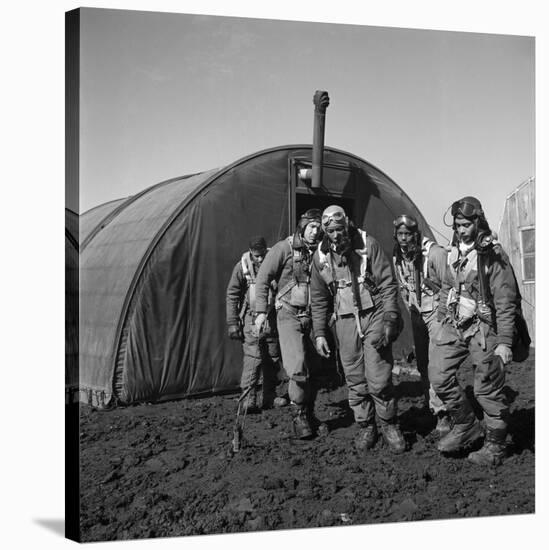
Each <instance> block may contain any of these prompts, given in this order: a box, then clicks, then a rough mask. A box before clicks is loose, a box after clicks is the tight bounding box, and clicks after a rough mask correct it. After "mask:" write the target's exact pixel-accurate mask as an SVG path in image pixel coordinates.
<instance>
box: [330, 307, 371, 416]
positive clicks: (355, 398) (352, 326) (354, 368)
mask: <svg viewBox="0 0 549 550" xmlns="http://www.w3.org/2000/svg"><path fill="white" fill-rule="evenodd" d="M336 333H337V338H338V340H339V357H340V360H341V366H342V368H343V372H344V373H345V380H346V382H347V388H348V399H349V407H350V408H351V410H352V411H353V415H354V417H355V421H356V422H366V423H373V422H374V421H375V409H374V404H373V401H372V398H371V396H370V394H369V393H368V386H367V382H366V376H365V373H364V350H363V347H362V341H361V340H360V337H359V335H358V331H357V327H356V321H355V319H354V317H340V318H339V319H338V320H337V321H336Z"/></svg>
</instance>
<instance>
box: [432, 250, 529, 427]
mask: <svg viewBox="0 0 549 550" xmlns="http://www.w3.org/2000/svg"><path fill="white" fill-rule="evenodd" d="M477 266H478V264H477V251H476V250H475V249H474V248H470V249H469V250H468V251H467V252H466V253H462V252H460V250H459V248H457V247H453V248H452V250H451V252H450V254H449V256H448V266H447V270H446V275H445V278H444V282H443V286H442V291H441V302H440V307H439V318H440V319H441V320H442V325H441V328H440V330H439V332H438V334H437V335H436V337H435V338H434V344H435V346H434V350H433V355H434V357H433V361H432V364H430V365H429V378H430V380H431V383H432V384H433V388H434V389H435V391H436V393H437V395H438V396H439V397H440V398H441V399H442V401H443V402H444V404H445V405H446V406H447V409H448V411H450V412H452V411H458V410H460V408H461V407H462V406H463V404H464V402H465V401H466V400H467V397H466V396H465V393H464V392H463V389H462V388H461V386H460V385H459V383H458V380H457V371H458V369H459V367H460V366H461V365H462V364H463V362H464V361H465V359H467V357H470V358H471V360H472V362H473V367H474V369H475V378H474V388H473V389H474V394H475V398H476V399H477V401H478V402H479V404H480V405H481V406H482V409H483V411H484V420H485V422H486V426H487V427H488V428H490V429H501V428H505V426H506V424H507V417H508V413H509V408H508V404H507V401H506V398H505V394H504V392H503V387H504V384H505V372H504V369H503V367H502V366H501V364H500V362H499V360H494V351H495V349H496V347H497V346H498V345H499V344H505V345H507V346H511V345H512V342H513V336H514V332H515V315H516V311H517V304H518V300H519V294H518V289H517V284H516V280H515V276H514V273H513V270H512V267H511V265H510V264H509V259H508V258H507V255H506V254H505V252H504V251H503V249H502V248H501V246H500V245H499V244H496V245H494V246H493V248H492V249H491V250H490V251H489V252H488V267H487V274H486V279H487V283H488V288H489V292H490V296H491V315H488V318H486V316H485V315H482V316H480V317H479V310H478V307H479V304H480V302H481V296H480V291H479V289H480V282H479V273H478V269H477Z"/></svg>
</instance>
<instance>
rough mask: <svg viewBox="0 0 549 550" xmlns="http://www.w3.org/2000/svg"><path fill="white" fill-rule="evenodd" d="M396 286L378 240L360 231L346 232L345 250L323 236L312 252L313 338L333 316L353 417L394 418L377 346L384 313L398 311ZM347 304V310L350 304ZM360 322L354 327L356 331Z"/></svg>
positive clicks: (387, 364) (323, 333)
mask: <svg viewBox="0 0 549 550" xmlns="http://www.w3.org/2000/svg"><path fill="white" fill-rule="evenodd" d="M397 293H398V287H397V284H396V281H395V278H394V275H393V271H392V267H391V263H390V261H389V259H388V258H387V256H386V255H385V254H384V252H383V250H382V249H381V247H380V245H379V243H378V242H377V241H376V240H375V239H374V238H373V237H370V236H369V235H366V234H365V233H363V232H360V230H359V231H356V230H355V231H354V232H353V233H352V234H351V235H350V249H349V251H348V252H346V253H345V254H343V255H341V254H338V253H336V252H335V251H334V250H333V248H332V247H331V246H330V244H329V242H328V241H325V242H323V243H322V245H321V247H320V248H319V250H318V251H317V252H315V254H314V256H313V266H312V270H311V311H312V318H313V330H314V335H315V338H318V337H324V338H326V337H327V334H328V330H329V329H328V321H329V318H330V317H331V316H332V313H333V314H334V315H335V331H336V334H337V339H338V341H339V356H340V358H341V364H342V367H343V371H344V372H345V379H346V382H347V387H348V389H349V406H350V407H351V409H352V411H353V413H354V417H355V420H356V421H357V422H367V423H373V422H374V420H375V413H377V415H378V417H379V419H380V421H381V422H386V423H388V422H393V421H394V420H395V419H396V409H397V407H396V399H395V396H394V389H393V384H392V367H393V357H392V352H391V346H390V345H388V346H381V347H380V346H379V342H380V341H381V340H383V335H384V313H387V312H399V307H398V294H397ZM350 308H351V309H350ZM359 326H360V331H359Z"/></svg>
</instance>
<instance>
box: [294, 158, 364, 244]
mask: <svg viewBox="0 0 549 550" xmlns="http://www.w3.org/2000/svg"><path fill="white" fill-rule="evenodd" d="M311 166H312V163H311V160H310V159H307V158H304V157H293V158H290V159H289V166H288V176H289V185H288V212H289V213H290V215H289V218H288V233H289V234H291V233H293V231H294V229H295V226H296V224H297V222H298V220H299V218H300V216H301V214H303V213H304V212H306V211H307V210H309V209H310V208H319V209H320V210H324V209H325V208H327V207H328V206H330V205H332V204H337V205H339V206H341V207H342V208H343V209H344V210H345V212H346V214H347V216H348V217H349V219H351V220H354V221H357V220H356V219H355V217H356V212H355V204H356V203H355V199H356V196H355V193H356V188H357V174H356V170H355V168H354V167H353V166H352V165H351V164H350V163H347V162H339V163H326V162H325V163H324V165H323V171H324V177H323V184H322V186H321V187H319V188H318V189H315V188H313V187H311V180H310V178H308V177H302V174H304V173H305V174H310V169H311Z"/></svg>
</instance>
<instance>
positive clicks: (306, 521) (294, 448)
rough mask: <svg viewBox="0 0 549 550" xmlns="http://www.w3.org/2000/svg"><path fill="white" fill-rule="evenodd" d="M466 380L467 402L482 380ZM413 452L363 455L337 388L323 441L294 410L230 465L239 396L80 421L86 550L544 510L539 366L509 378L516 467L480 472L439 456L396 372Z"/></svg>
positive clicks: (465, 372) (250, 419)
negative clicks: (538, 481)
mask: <svg viewBox="0 0 549 550" xmlns="http://www.w3.org/2000/svg"><path fill="white" fill-rule="evenodd" d="M460 379H461V383H462V384H463V385H464V387H467V391H468V392H469V393H470V392H471V384H472V369H471V367H467V366H466V367H464V368H462V372H461V373H460ZM394 382H395V385H396V389H397V392H398V396H399V418H400V423H401V426H402V428H403V431H404V434H405V437H406V439H407V443H408V451H407V452H406V453H405V454H403V455H399V456H395V455H392V454H391V453H390V452H389V450H388V448H387V447H386V446H385V445H384V443H383V442H382V441H378V443H377V445H376V447H375V448H374V449H373V450H371V451H368V452H366V453H362V454H359V453H358V452H357V451H356V450H355V449H354V446H353V438H354V437H355V435H356V429H357V428H356V426H355V425H354V424H353V421H352V415H351V413H350V410H349V408H348V405H347V401H346V390H345V388H344V387H340V388H337V389H334V390H330V391H329V390H327V389H326V390H323V391H321V392H320V394H319V397H318V405H317V414H318V416H319V417H320V418H322V419H325V420H327V421H328V423H329V425H330V429H331V432H330V434H329V435H328V436H327V437H325V438H317V439H315V440H312V441H305V442H303V441H296V440H294V439H293V438H292V432H291V427H290V422H289V409H288V408H283V409H273V410H268V411H264V412H262V413H260V414H257V415H248V416H247V417H246V423H245V427H244V431H245V438H246V442H245V443H246V444H245V446H243V448H242V450H241V451H240V452H239V453H237V454H234V455H233V456H231V452H230V447H231V444H230V443H231V439H232V432H233V424H234V418H235V411H236V398H235V396H234V395H230V396H215V397H210V398H202V399H188V400H180V401H173V402H169V403H161V404H144V405H137V406H132V407H127V408H118V409H114V410H112V411H108V412H99V411H96V410H94V409H91V408H89V407H84V406H83V407H82V410H81V433H80V442H81V535H82V540H84V541H98V540H116V539H136V538H144V537H172V536H180V535H199V534H213V533H232V532H243V531H258V530H272V529H290V528H305V527H320V526H338V525H353V524H367V523H380V522H395V521H410V520H412V521H416V520H429V519H449V518H457V517H474V516H491V515H505V514H528V513H533V512H534V500H535V498H534V497H535V494H534V459H535V450H534V411H535V401H534V358H533V354H532V357H531V358H530V359H529V360H528V361H526V362H525V363H522V364H511V365H510V366H509V367H508V375H507V395H508V398H509V400H510V402H511V421H510V433H509V436H508V452H509V457H508V458H507V460H506V461H505V463H504V464H503V465H502V466H500V467H498V468H481V467H479V466H475V465H473V464H471V463H469V462H468V461H467V460H464V458H463V457H462V456H461V457H460V456H457V457H451V458H447V457H441V456H440V455H439V453H438V452H437V451H436V449H435V444H436V437H435V435H434V433H433V431H432V430H433V428H434V420H433V419H432V418H431V417H430V416H429V415H428V414H427V413H426V412H425V411H424V410H422V409H421V403H422V398H421V388H420V383H419V379H418V377H417V376H415V375H414V373H413V372H412V373H410V372H409V371H408V370H406V371H404V370H403V371H401V372H400V373H399V374H395V377H394Z"/></svg>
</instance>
